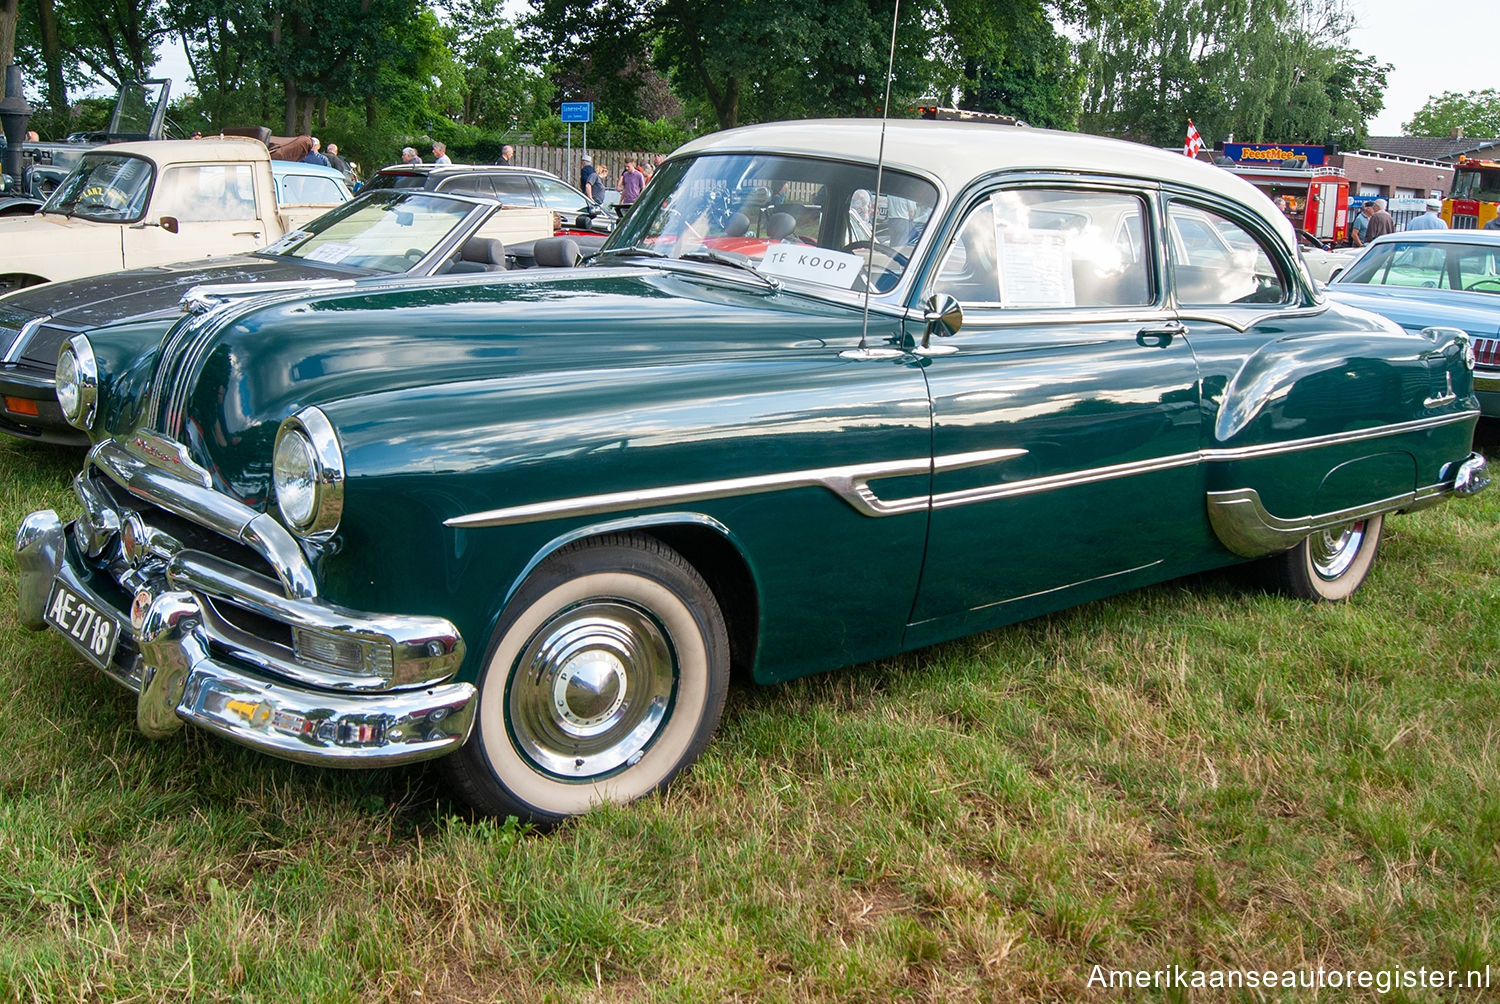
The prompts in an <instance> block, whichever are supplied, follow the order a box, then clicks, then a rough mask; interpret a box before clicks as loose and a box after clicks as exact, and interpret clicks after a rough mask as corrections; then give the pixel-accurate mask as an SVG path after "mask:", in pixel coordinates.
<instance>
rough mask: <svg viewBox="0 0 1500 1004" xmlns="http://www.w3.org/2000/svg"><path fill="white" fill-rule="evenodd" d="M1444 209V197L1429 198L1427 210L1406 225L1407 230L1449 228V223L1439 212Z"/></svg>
mask: <svg viewBox="0 0 1500 1004" xmlns="http://www.w3.org/2000/svg"><path fill="white" fill-rule="evenodd" d="M1442 211H1443V200H1442V199H1428V200H1427V212H1425V213H1423V214H1422V215H1421V216H1418V217H1417V218H1416V219H1414V220H1412V221H1411V222H1410V223H1408V224H1407V225H1406V229H1407V230H1447V229H1448V224H1446V223H1444V222H1443V218H1442V217H1441V216H1439V215H1438V214H1439V213H1441V212H1442Z"/></svg>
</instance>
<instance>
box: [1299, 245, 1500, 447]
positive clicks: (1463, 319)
mask: <svg viewBox="0 0 1500 1004" xmlns="http://www.w3.org/2000/svg"><path fill="white" fill-rule="evenodd" d="M1326 293H1327V295H1328V297H1329V299H1333V300H1338V301H1339V302H1341V303H1348V304H1353V305H1354V306H1356V307H1363V308H1365V309H1366V310H1372V311H1374V312H1375V313H1377V314H1381V315H1383V316H1385V317H1388V318H1390V319H1391V320H1393V321H1395V322H1396V323H1397V324H1399V325H1401V326H1402V327H1403V328H1405V329H1406V330H1408V331H1421V330H1422V329H1423V328H1429V327H1433V326H1438V325H1441V326H1444V327H1452V328H1461V329H1462V330H1464V331H1467V332H1468V333H1469V338H1470V340H1471V341H1472V343H1473V347H1474V354H1475V367H1474V392H1475V394H1476V395H1477V396H1478V398H1479V405H1480V409H1481V410H1482V412H1483V413H1484V415H1485V416H1486V417H1489V418H1500V230H1428V231H1421V232H1417V233H1397V234H1387V235H1386V236H1384V237H1381V238H1378V239H1376V240H1375V241H1373V242H1372V243H1371V244H1370V246H1369V247H1368V248H1366V249H1365V252H1364V254H1362V255H1360V256H1359V258H1357V259H1356V260H1355V261H1354V263H1353V264H1351V265H1350V266H1349V267H1348V268H1346V269H1344V270H1343V271H1342V272H1341V273H1339V275H1338V276H1336V277H1335V278H1334V280H1333V281H1332V282H1330V283H1329V284H1328V286H1327V287H1326Z"/></svg>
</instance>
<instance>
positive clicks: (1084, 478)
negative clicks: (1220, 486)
mask: <svg viewBox="0 0 1500 1004" xmlns="http://www.w3.org/2000/svg"><path fill="white" fill-rule="evenodd" d="M1199 458H1200V454H1198V453H1178V454H1175V455H1173V456H1170V457H1160V458H1157V459H1153V460H1137V461H1133V462H1131V463H1128V464H1113V465H1111V466H1109V467H1094V468H1090V469H1089V470H1085V471H1069V472H1068V473H1066V474H1049V475H1048V476H1046V477H1042V478H1031V479H1030V480H1027V481H1012V482H1010V483H1009V484H996V485H984V486H981V487H979V488H967V489H965V490H963V491H957V492H944V493H942V494H940V495H934V496H933V497H932V507H933V508H934V509H950V508H953V507H955V506H962V505H970V504H972V503H975V502H993V501H995V500H996V499H1008V498H1015V497H1017V496H1021V495H1035V494H1036V493H1038V492H1050V491H1055V490H1056V489H1058V488H1072V487H1075V486H1077V485H1090V484H1094V483H1095V482H1097V481H1110V480H1113V479H1115V478H1129V477H1136V476H1139V475H1142V474H1154V473H1156V472H1157V471H1169V470H1172V469H1173V468H1176V467H1189V466H1192V465H1194V464H1196V463H1198V461H1199Z"/></svg>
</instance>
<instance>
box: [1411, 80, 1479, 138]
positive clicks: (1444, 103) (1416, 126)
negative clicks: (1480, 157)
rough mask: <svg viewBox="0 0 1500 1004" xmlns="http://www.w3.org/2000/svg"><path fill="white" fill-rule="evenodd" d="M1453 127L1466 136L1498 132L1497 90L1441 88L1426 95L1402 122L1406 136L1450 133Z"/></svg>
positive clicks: (1445, 134)
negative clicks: (1425, 101)
mask: <svg viewBox="0 0 1500 1004" xmlns="http://www.w3.org/2000/svg"><path fill="white" fill-rule="evenodd" d="M1455 129H1462V130H1463V132H1464V135H1466V136H1484V137H1494V136H1500V91H1497V90H1495V89H1494V88H1489V89H1488V90H1483V91H1470V92H1469V93H1467V94H1459V93H1457V92H1456V91H1444V92H1443V93H1442V94H1439V95H1436V96H1435V97H1430V98H1428V99H1427V103H1426V104H1425V105H1423V106H1422V107H1421V108H1419V109H1418V110H1417V113H1416V114H1415V115H1413V116H1412V119H1411V121H1410V122H1403V123H1402V124H1401V131H1402V132H1403V133H1404V134H1406V135H1407V136H1451V135H1452V134H1453V130H1455Z"/></svg>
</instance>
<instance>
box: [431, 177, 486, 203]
mask: <svg viewBox="0 0 1500 1004" xmlns="http://www.w3.org/2000/svg"><path fill="white" fill-rule="evenodd" d="M438 190H439V191H442V192H452V193H453V194H454V195H477V196H479V197H480V198H481V199H493V198H494V197H495V189H494V188H493V187H491V185H490V179H489V178H487V177H485V176H484V175H482V174H460V175H458V176H456V177H453V178H449V179H447V180H445V181H444V182H443V183H442V185H440V186H439V187H438Z"/></svg>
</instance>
